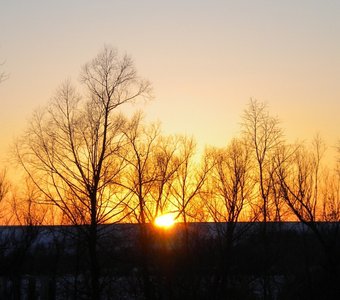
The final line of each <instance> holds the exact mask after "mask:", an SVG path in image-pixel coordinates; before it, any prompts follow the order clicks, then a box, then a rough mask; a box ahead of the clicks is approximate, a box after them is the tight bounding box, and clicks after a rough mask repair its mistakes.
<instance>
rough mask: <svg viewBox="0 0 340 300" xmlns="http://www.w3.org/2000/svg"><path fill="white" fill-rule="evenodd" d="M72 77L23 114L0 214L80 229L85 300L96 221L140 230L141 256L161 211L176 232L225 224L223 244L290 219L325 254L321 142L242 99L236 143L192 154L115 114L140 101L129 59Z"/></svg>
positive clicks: (338, 195)
mask: <svg viewBox="0 0 340 300" xmlns="http://www.w3.org/2000/svg"><path fill="white" fill-rule="evenodd" d="M80 78H81V80H80V83H81V85H80V86H79V87H76V86H75V85H73V84H72V83H71V82H69V81H67V82H65V83H64V84H63V85H62V86H61V87H60V88H59V89H58V90H57V92H56V94H55V95H54V97H53V98H52V100H51V101H50V103H49V104H48V105H47V106H46V107H45V108H42V109H39V110H37V111H35V113H34V114H33V116H32V118H31V120H30V122H29V124H28V125H27V129H26V130H25V132H24V133H23V134H22V136H21V137H20V138H18V140H17V141H16V143H15V146H14V147H13V152H14V156H15V159H16V162H17V164H18V165H19V166H20V167H21V168H22V170H24V173H25V176H26V179H25V181H24V182H20V184H17V186H19V189H17V190H15V191H14V190H12V191H11V192H9V190H10V187H11V185H10V184H9V183H8V181H7V179H6V176H5V174H3V176H2V177H1V180H0V196H1V198H2V199H3V205H4V206H5V204H6V207H7V208H6V210H5V209H4V210H3V212H2V216H1V217H2V219H3V220H4V221H3V222H4V223H6V222H7V223H10V222H12V223H16V224H18V223H19V224H22V225H29V226H35V225H41V224H72V225H77V226H82V225H84V226H83V228H85V229H86V230H85V231H86V234H85V235H84V236H85V237H86V238H85V240H86V244H87V250H88V255H89V262H90V264H89V272H90V273H91V280H90V285H91V293H92V295H91V297H92V299H99V294H100V280H101V273H100V268H99V259H98V240H99V232H98V226H99V225H100V224H107V223H121V222H124V223H138V224H140V241H141V245H140V246H141V253H143V255H148V251H149V246H148V231H147V230H146V227H147V224H148V223H152V222H153V221H154V219H155V218H156V217H157V216H159V215H162V214H165V213H172V214H174V216H175V218H176V220H177V221H178V222H182V223H183V224H184V225H185V226H186V224H188V223H190V222H204V221H214V222H228V224H230V225H229V226H228V231H227V232H226V239H227V241H230V240H232V239H233V234H234V227H235V224H236V223H237V222H238V221H240V220H242V221H250V222H256V221H260V222H263V223H264V224H267V223H268V222H273V221H279V222H280V221H287V220H299V221H301V222H303V223H305V224H306V225H308V226H309V227H310V228H311V229H312V231H313V232H314V233H315V235H316V236H317V237H318V239H319V241H320V243H321V244H322V245H324V247H325V249H326V248H327V247H328V245H327V242H326V241H325V240H324V237H323V235H322V234H321V233H320V232H319V229H318V227H317V226H316V225H315V224H316V222H317V221H332V222H333V221H334V222H335V221H339V218H340V169H339V167H334V166H330V167H329V168H326V166H325V164H324V163H323V158H324V155H325V151H326V146H325V144H324V142H323V141H322V139H321V137H319V136H316V137H315V138H314V139H313V141H312V143H310V144H306V143H299V144H290V143H288V142H287V141H286V140H285V138H284V133H283V129H282V128H281V127H280V122H279V120H278V118H276V117H274V116H272V115H271V114H270V113H269V111H268V108H267V106H266V104H265V103H262V102H259V101H257V100H254V99H251V100H250V101H249V103H248V105H247V107H246V108H245V110H244V113H243V115H242V116H241V120H242V122H241V133H240V135H239V136H238V137H235V138H234V139H232V140H231V141H230V142H229V144H228V145H227V146H226V147H224V148H214V147H207V148H206V150H205V151H204V153H203V154H200V155H199V154H198V153H197V148H196V143H195V140H194V138H193V137H187V136H180V135H175V136H165V135H163V134H162V132H161V128H160V125H159V124H148V123H146V122H145V121H144V119H143V116H142V113H141V112H138V113H136V114H135V115H134V116H132V117H127V116H125V115H123V114H122V113H120V108H121V107H123V106H124V105H126V104H127V103H132V102H136V101H141V100H143V99H144V100H145V99H148V98H149V97H151V85H150V83H149V82H148V81H146V80H144V79H143V78H141V77H139V76H138V74H137V71H136V69H135V67H134V64H133V61H132V60H131V58H130V57H128V56H120V55H119V54H118V52H117V51H116V50H115V49H112V48H110V47H106V48H104V49H103V51H102V52H100V53H99V54H98V55H97V56H96V57H95V58H94V59H93V60H91V61H90V62H89V63H87V64H85V65H84V67H83V68H82V71H81V74H80ZM207 126H208V124H207ZM338 153H339V151H338ZM12 186H14V184H13V185H12ZM266 230H267V227H266V225H264V227H263V234H264V237H266ZM187 235H188V236H189V234H187ZM188 239H189V237H188ZM227 244H228V243H227ZM144 268H146V269H147V266H144ZM144 280H146V282H147V281H148V280H149V279H148V278H144Z"/></svg>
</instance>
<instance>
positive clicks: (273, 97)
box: [0, 0, 340, 163]
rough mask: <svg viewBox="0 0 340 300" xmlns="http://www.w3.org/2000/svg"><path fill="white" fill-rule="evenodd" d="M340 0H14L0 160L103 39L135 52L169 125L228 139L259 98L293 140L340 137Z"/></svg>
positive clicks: (2, 48)
mask: <svg viewBox="0 0 340 300" xmlns="http://www.w3.org/2000/svg"><path fill="white" fill-rule="evenodd" d="M339 16H340V1H336V0H334V1H331V0H323V1H319V0H318V1H314V0H299V1H296V0H285V1H269V0H267V1H265V0H248V1H244V0H239V1H228V0H223V1H222V0H221V1H218V0H209V1H208V0H206V1H200V0H195V1H194V0H190V1H189V0H172V1H161V0H154V1H150V0H147V1H132V0H116V1H104V0H99V1H89V0H58V1H46V0H39V1H38V0H31V1H27V0H22V1H20V0H11V1H2V3H1V10H0V33H1V34H0V62H4V64H3V65H2V66H0V71H1V70H2V71H5V72H7V73H8V74H9V78H8V79H7V80H6V81H5V82H3V83H1V84H0V101H1V109H0V130H1V131H0V133H1V143H0V158H1V159H2V161H3V163H5V162H6V161H7V160H8V159H7V153H8V149H9V145H10V144H11V143H12V141H13V139H14V138H15V137H16V136H18V135H20V134H21V133H22V131H23V130H24V129H25V126H27V122H28V120H29V118H30V116H31V115H32V113H33V111H34V110H35V109H37V108H38V107H41V106H44V105H46V104H47V103H48V101H49V100H50V98H51V97H52V96H53V95H54V93H55V91H56V89H57V88H58V86H59V85H60V84H61V83H62V82H63V81H65V80H66V79H71V80H72V81H74V82H75V83H77V82H78V80H79V71H80V69H81V66H82V65H83V64H85V63H86V62H88V61H89V60H91V59H92V58H93V57H95V56H96V54H97V53H98V52H99V51H100V50H101V49H102V48H103V46H104V45H112V46H113V47H116V48H117V49H118V50H119V51H120V52H121V53H128V54H129V55H131V57H132V58H133V59H134V61H135V64H136V67H137V70H138V73H139V74H140V75H141V76H142V77H144V78H147V79H148V80H150V82H151V83H152V85H153V94H154V99H153V100H152V101H151V102H149V103H143V104H141V105H140V106H136V107H133V108H131V109H138V108H142V109H143V111H144V112H145V115H146V117H147V119H148V120H150V121H157V120H159V121H161V123H162V128H163V131H164V133H166V134H167V133H169V134H171V133H181V134H188V135H193V136H194V137H195V138H196V140H197V142H198V144H199V145H201V146H202V145H215V146H224V145H226V144H227V143H228V141H229V140H230V139H231V138H232V137H234V136H236V135H238V134H239V131H240V122H241V115H242V113H243V111H244V109H245V108H246V105H247V103H248V102H249V99H250V98H255V99H258V100H259V101H264V102H266V103H267V104H268V108H269V111H270V112H271V114H272V115H274V116H277V117H278V118H279V119H280V120H281V125H282V127H283V128H284V129H285V133H286V137H287V139H289V140H292V141H293V140H296V139H300V140H307V141H308V140H310V139H311V138H312V137H313V136H314V135H315V134H316V133H320V135H321V136H322V137H324V139H325V140H326V141H327V144H328V145H329V146H330V147H332V146H334V145H335V144H336V141H337V140H338V139H339V138H340V117H339V115H340V18H339Z"/></svg>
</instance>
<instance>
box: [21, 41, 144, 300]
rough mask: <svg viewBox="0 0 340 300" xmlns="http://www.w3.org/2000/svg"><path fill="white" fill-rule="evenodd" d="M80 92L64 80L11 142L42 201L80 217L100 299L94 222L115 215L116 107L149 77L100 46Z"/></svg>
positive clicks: (76, 220)
mask: <svg viewBox="0 0 340 300" xmlns="http://www.w3.org/2000/svg"><path fill="white" fill-rule="evenodd" d="M81 82H82V83H83V84H84V85H85V87H86V88H85V91H86V95H85V96H83V97H82V96H80V95H79V94H78V93H77V92H76V90H75V88H74V87H72V86H71V84H70V83H66V84H64V85H63V86H62V87H61V88H60V89H59V90H58V91H57V94H56V96H55V97H54V98H53V100H52V102H51V103H50V105H49V106H48V108H47V109H45V110H43V111H40V112H36V113H35V115H34V117H33V118H32V121H31V124H30V126H29V128H28V130H27V131H26V133H25V134H24V135H23V137H22V138H21V139H20V141H19V142H18V143H17V146H16V154H17V157H18V159H19V162H20V164H21V165H22V166H23V167H24V169H25V171H26V172H27V174H28V175H29V176H30V177H31V179H32V181H33V182H34V183H35V185H36V186H37V187H38V188H39V189H40V191H41V193H42V195H43V197H42V199H41V202H44V203H53V204H54V205H56V206H57V207H59V208H60V209H61V210H62V212H63V213H64V214H65V215H66V216H67V217H68V219H69V220H70V222H72V223H73V224H77V225H79V224H86V225H88V226H86V227H84V228H85V229H86V232H85V236H86V239H87V244H88V251H89V260H90V274H91V298H92V299H99V298H100V296H99V295H100V280H99V278H100V270H99V263H98V257H97V245H98V238H99V229H98V224H100V223H105V222H107V221H109V220H111V221H114V220H116V221H117V218H118V216H120V215H121V201H120V199H119V197H118V194H119V192H120V190H119V187H118V185H117V184H115V182H117V181H119V176H120V172H121V170H122V167H123V161H122V159H120V157H119V155H117V153H118V152H119V151H120V149H121V143H122V134H121V128H122V126H123V124H124V118H122V117H121V116H119V115H117V114H115V111H116V109H117V108H118V107H119V106H121V105H122V104H124V103H128V102H132V101H135V100H137V99H139V98H143V97H147V96H148V95H149V92H150V85H149V83H148V82H146V81H144V80H142V79H140V78H139V77H138V76H137V73H136V69H135V67H134V65H133V62H132V60H131V59H130V58H129V57H128V56H123V57H120V56H119V55H118V53H117V51H116V50H114V49H112V48H110V47H105V48H104V49H103V51H101V52H100V53H99V54H98V55H97V56H96V57H95V58H94V59H93V60H92V61H90V62H89V63H87V64H86V65H85V66H84V67H83V70H82V72H81Z"/></svg>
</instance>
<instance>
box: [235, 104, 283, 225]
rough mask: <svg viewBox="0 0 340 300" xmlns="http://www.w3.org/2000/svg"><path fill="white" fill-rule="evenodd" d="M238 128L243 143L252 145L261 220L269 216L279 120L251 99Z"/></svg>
mask: <svg viewBox="0 0 340 300" xmlns="http://www.w3.org/2000/svg"><path fill="white" fill-rule="evenodd" d="M242 129H243V133H244V137H245V139H246V140H247V143H248V145H249V147H250V149H252V153H253V159H254V161H255V166H256V171H255V172H254V180H255V181H254V182H255V184H256V186H257V187H258V190H259V200H260V201H261V205H260V209H261V214H262V221H264V223H266V222H267V221H269V220H270V219H271V213H272V212H271V211H270V206H271V204H272V203H271V202H272V201H271V193H272V191H273V174H274V166H273V164H272V161H273V156H274V155H275V152H276V149H277V148H278V147H279V146H280V145H282V143H283V132H282V130H281V128H280V126H279V120H278V119H277V118H276V117H273V116H271V115H270V114H269V112H268V108H267V105H266V104H265V103H263V102H259V101H258V100H254V99H251V100H250V102H249V104H248V107H247V109H246V110H245V111H244V115H243V121H242Z"/></svg>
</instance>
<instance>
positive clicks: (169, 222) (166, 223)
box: [154, 214, 175, 228]
mask: <svg viewBox="0 0 340 300" xmlns="http://www.w3.org/2000/svg"><path fill="white" fill-rule="evenodd" d="M154 223H155V225H156V226H157V227H162V228H169V227H171V226H173V225H174V223H175V219H174V216H173V215H171V214H166V215H161V216H158V217H157V218H156V219H155V222H154Z"/></svg>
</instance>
